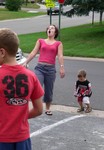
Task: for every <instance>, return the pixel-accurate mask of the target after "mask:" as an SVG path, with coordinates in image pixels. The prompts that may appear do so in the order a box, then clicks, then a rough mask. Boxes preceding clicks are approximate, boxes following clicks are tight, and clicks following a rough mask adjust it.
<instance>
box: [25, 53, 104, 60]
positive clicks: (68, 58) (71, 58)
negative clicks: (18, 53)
mask: <svg viewBox="0 0 104 150" xmlns="http://www.w3.org/2000/svg"><path fill="white" fill-rule="evenodd" d="M28 55H29V54H28V53H24V56H25V57H28ZM38 56H39V55H36V57H38ZM64 59H66V60H82V61H94V62H104V59H103V58H88V57H70V56H64Z"/></svg>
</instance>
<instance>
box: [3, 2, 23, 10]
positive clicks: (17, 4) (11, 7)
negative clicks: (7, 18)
mask: <svg viewBox="0 0 104 150" xmlns="http://www.w3.org/2000/svg"><path fill="white" fill-rule="evenodd" d="M21 5H22V0H6V4H5V6H6V8H7V9H8V10H10V11H18V10H19V9H21Z"/></svg>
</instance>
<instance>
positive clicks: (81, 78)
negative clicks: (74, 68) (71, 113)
mask: <svg viewBox="0 0 104 150" xmlns="http://www.w3.org/2000/svg"><path fill="white" fill-rule="evenodd" d="M86 75H87V73H86V71H85V70H79V72H78V75H77V77H78V80H77V81H76V83H75V93H74V96H75V97H77V100H78V103H79V106H80V108H79V109H78V110H77V112H82V111H84V110H85V112H86V113H89V112H91V111H92V108H91V106H90V97H91V95H92V91H91V83H90V82H89V81H88V80H87V79H86ZM83 104H85V105H86V109H84V106H83Z"/></svg>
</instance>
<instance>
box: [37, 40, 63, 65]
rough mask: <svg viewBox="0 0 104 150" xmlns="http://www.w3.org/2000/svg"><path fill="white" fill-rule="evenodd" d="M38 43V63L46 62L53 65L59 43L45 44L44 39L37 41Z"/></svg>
mask: <svg viewBox="0 0 104 150" xmlns="http://www.w3.org/2000/svg"><path fill="white" fill-rule="evenodd" d="M39 42H40V50H39V51H40V55H39V59H38V62H46V63H49V64H55V59H56V55H57V53H58V46H59V45H60V44H61V42H60V41H56V42H54V43H53V44H47V43H46V42H45V40H44V39H39Z"/></svg>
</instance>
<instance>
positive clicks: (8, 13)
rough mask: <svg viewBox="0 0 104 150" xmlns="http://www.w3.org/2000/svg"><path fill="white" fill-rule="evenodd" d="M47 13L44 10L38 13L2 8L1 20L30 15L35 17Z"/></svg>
mask: <svg viewBox="0 0 104 150" xmlns="http://www.w3.org/2000/svg"><path fill="white" fill-rule="evenodd" d="M44 14H46V13H44V12H38V13H29V12H26V11H18V12H14V11H8V10H7V9H5V8H0V20H8V19H17V18H28V17H34V16H39V15H44Z"/></svg>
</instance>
